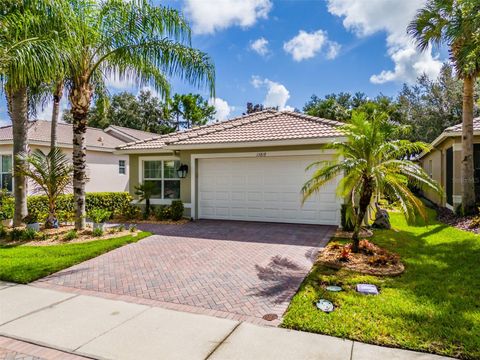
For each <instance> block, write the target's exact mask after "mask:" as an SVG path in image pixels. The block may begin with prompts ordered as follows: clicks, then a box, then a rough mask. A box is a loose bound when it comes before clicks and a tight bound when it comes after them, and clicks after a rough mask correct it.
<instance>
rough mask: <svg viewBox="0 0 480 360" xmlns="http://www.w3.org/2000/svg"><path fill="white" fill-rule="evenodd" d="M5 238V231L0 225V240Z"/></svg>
mask: <svg viewBox="0 0 480 360" xmlns="http://www.w3.org/2000/svg"><path fill="white" fill-rule="evenodd" d="M6 237H7V230H5V227H4V226H2V225H0V239H5V238H6Z"/></svg>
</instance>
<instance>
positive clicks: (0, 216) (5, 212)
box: [0, 189, 15, 220]
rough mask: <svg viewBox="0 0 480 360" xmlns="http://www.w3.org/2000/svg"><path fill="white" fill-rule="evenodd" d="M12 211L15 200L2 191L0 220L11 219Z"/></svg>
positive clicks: (4, 190)
mask: <svg viewBox="0 0 480 360" xmlns="http://www.w3.org/2000/svg"><path fill="white" fill-rule="evenodd" d="M14 210H15V199H14V198H13V196H10V195H9V194H7V192H6V189H3V190H2V191H1V193H0V220H7V219H13V213H14Z"/></svg>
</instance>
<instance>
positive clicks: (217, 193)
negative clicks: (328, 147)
mask: <svg viewBox="0 0 480 360" xmlns="http://www.w3.org/2000/svg"><path fill="white" fill-rule="evenodd" d="M330 159H331V156H330V155H315V156H288V157H283V156H282V157H274V156H272V157H259V158H215V159H199V171H198V174H199V176H198V199H199V200H198V201H199V204H198V211H199V218H200V219H230V220H247V221H269V222H287V223H301V224H330V225H338V224H339V223H340V201H339V199H338V198H337V197H336V195H335V190H336V185H337V183H338V179H337V180H336V181H332V182H331V183H329V184H327V185H326V186H325V187H324V188H323V189H322V190H321V191H320V193H319V194H318V195H314V196H312V197H311V198H310V199H309V200H308V201H306V202H305V204H304V205H303V206H302V204H301V194H300V190H301V188H302V185H303V184H304V183H305V181H306V180H307V179H308V178H309V175H310V174H311V172H310V173H309V174H307V173H305V168H306V167H307V166H308V165H309V164H311V163H312V162H314V161H319V160H330Z"/></svg>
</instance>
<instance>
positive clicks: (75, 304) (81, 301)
mask: <svg viewBox="0 0 480 360" xmlns="http://www.w3.org/2000/svg"><path fill="white" fill-rule="evenodd" d="M0 335H3V336H7V337H10V338H14V339H19V340H24V341H28V342H30V343H34V344H38V345H42V346H46V347H50V348H53V349H57V350H61V351H65V352H68V353H71V354H75V355H82V356H86V357H90V358H94V359H120V360H121V359H125V360H127V359H135V360H137V359H189V360H193V359H207V358H208V359H325V360H326V359H328V360H337V359H338V360H367V359H368V360H377V359H378V360H380V359H386V358H388V359H390V360H396V359H409V360H410V359H415V360H440V359H447V358H444V357H440V356H435V355H430V354H424V353H416V352H411V351H405V350H398V349H390V348H383V347H378V346H372V345H367V344H362V343H358V342H354V341H350V340H342V339H338V338H334V337H330V336H324V335H316V334H311V333H304V332H299V331H291V330H286V329H279V328H273V327H261V326H257V325H253V324H249V323H245V322H237V321H233V320H227V319H220V318H215V317H210V316H205V315H197V314H190V313H183V312H178V311H173V310H166V309H161V308H155V307H149V306H144V305H137V304H131V303H126V302H122V301H116V300H108V299H103V298H98V297H93V296H84V295H75V294H71V293H63V292H58V291H53V290H48V289H41V288H36V287H33V286H28V285H27V286H26V285H12V284H6V283H1V282H0Z"/></svg>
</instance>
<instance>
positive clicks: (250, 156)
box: [117, 110, 344, 225]
mask: <svg viewBox="0 0 480 360" xmlns="http://www.w3.org/2000/svg"><path fill="white" fill-rule="evenodd" d="M339 125H341V123H339V122H337V121H333V120H326V119H321V118H317V117H313V116H308V115H304V114H300V113H295V112H289V111H274V110H265V111H261V112H256V113H252V114H249V115H245V116H241V117H238V118H235V119H232V120H227V121H223V122H216V123H212V124H208V125H205V126H201V127H196V128H193V129H189V130H185V131H179V132H175V133H172V134H167V135H162V136H158V137H156V138H153V139H149V140H140V141H134V142H131V143H129V144H126V145H123V146H119V147H118V150H117V154H119V155H128V156H129V163H130V185H129V186H130V192H131V193H132V194H133V193H134V188H135V186H137V185H138V184H140V183H143V182H152V183H154V184H155V185H156V189H157V190H156V193H155V195H154V199H153V200H152V204H170V203H171V201H172V200H174V199H180V200H182V201H183V203H184V205H185V208H186V211H185V216H188V217H191V218H193V219H228V220H247V221H267V222H287V223H305V224H332V225H339V224H340V208H341V203H342V199H339V198H338V197H337V196H336V185H337V183H338V181H339V179H335V180H333V181H332V182H331V183H329V184H327V185H326V186H325V187H323V188H322V189H321V191H320V192H319V193H318V194H317V195H316V196H313V197H312V198H311V199H309V200H307V201H306V202H305V203H304V204H302V196H301V188H302V186H303V184H304V183H305V181H306V180H307V179H309V177H310V176H311V174H312V172H313V170H310V171H308V172H307V171H306V170H305V169H306V167H307V166H308V165H310V164H312V163H313V162H317V161H331V160H333V159H334V155H335V152H334V150H332V149H326V148H325V144H328V143H331V142H332V141H335V140H337V141H342V140H344V138H343V137H342V133H341V132H340V131H339V129H338V126H339Z"/></svg>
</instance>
